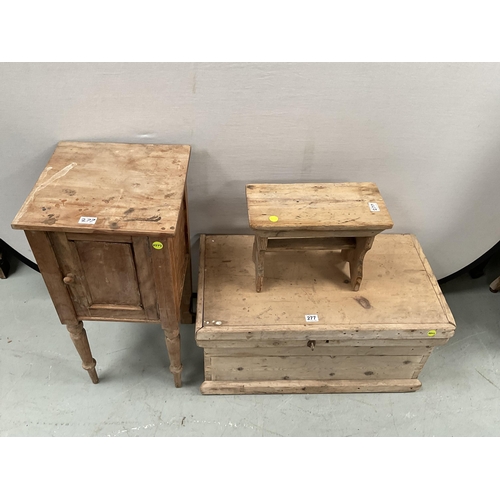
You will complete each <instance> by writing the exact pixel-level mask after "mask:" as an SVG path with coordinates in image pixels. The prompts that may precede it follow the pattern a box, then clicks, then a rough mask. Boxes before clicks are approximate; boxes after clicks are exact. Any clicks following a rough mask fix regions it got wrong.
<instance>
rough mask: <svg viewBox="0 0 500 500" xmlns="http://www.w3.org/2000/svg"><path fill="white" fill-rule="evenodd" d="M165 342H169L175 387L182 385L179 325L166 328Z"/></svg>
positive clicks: (168, 349)
mask: <svg viewBox="0 0 500 500" xmlns="http://www.w3.org/2000/svg"><path fill="white" fill-rule="evenodd" d="M163 331H164V332H165V342H166V344H167V351H168V357H169V358H170V371H171V372H172V374H173V376H174V384H175V387H181V385H182V382H181V372H182V364H181V339H180V337H179V327H178V326H177V327H176V328H173V329H172V328H166V329H164V330H163Z"/></svg>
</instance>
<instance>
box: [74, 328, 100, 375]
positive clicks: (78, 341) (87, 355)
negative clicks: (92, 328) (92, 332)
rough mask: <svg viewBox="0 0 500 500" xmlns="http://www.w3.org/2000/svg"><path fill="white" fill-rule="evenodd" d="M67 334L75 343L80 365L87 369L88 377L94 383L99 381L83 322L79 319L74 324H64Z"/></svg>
mask: <svg viewBox="0 0 500 500" xmlns="http://www.w3.org/2000/svg"><path fill="white" fill-rule="evenodd" d="M66 328H67V329H68V332H69V335H70V337H71V340H72V341H73V344H75V347H76V350H77V351H78V354H79V355H80V358H82V367H83V369H84V370H87V372H88V374H89V376H90V379H91V380H92V382H93V383H94V384H97V383H98V382H99V377H98V376H97V372H96V370H95V364H96V362H95V359H94V358H93V357H92V352H91V351H90V346H89V341H88V339H87V332H86V331H85V328H83V323H82V322H81V321H79V322H78V323H76V324H74V325H66Z"/></svg>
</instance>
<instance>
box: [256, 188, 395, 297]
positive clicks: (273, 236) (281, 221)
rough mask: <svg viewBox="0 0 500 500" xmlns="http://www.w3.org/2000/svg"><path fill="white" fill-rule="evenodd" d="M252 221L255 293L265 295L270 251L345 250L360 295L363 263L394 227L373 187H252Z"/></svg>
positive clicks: (353, 282) (354, 286)
mask: <svg viewBox="0 0 500 500" xmlns="http://www.w3.org/2000/svg"><path fill="white" fill-rule="evenodd" d="M246 196H247V207H248V220H249V223H250V227H251V228H252V229H253V230H254V232H255V241H254V246H253V260H254V262H255V288H256V290H257V292H260V291H261V290H262V284H263V282H264V256H265V253H266V252H277V251H287V250H339V249H340V250H342V256H343V258H344V259H345V260H346V261H347V262H349V268H350V273H351V285H352V288H353V290H354V291H358V290H359V287H360V285H361V281H362V279H363V259H364V257H365V254H366V252H367V251H368V250H370V248H371V246H372V243H373V239H374V237H375V235H377V234H378V233H380V232H381V231H384V230H385V229H390V228H392V226H393V222H392V219H391V216H390V215H389V212H388V210H387V208H386V206H385V203H384V200H383V199H382V196H381V195H380V192H379V190H378V188H377V186H376V185H375V184H373V183H372V182H360V183H357V182H346V183H340V184H249V185H247V186H246Z"/></svg>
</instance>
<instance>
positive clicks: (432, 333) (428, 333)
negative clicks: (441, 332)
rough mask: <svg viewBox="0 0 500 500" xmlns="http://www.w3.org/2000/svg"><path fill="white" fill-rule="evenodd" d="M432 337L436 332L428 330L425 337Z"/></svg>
mask: <svg viewBox="0 0 500 500" xmlns="http://www.w3.org/2000/svg"><path fill="white" fill-rule="evenodd" d="M434 335H436V330H429V331H428V332H427V336H428V337H434Z"/></svg>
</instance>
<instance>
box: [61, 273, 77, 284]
mask: <svg viewBox="0 0 500 500" xmlns="http://www.w3.org/2000/svg"><path fill="white" fill-rule="evenodd" d="M74 280H75V276H74V275H73V274H68V275H67V276H65V277H64V278H63V282H64V283H65V284H66V285H69V284H71V283H73V281H74Z"/></svg>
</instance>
